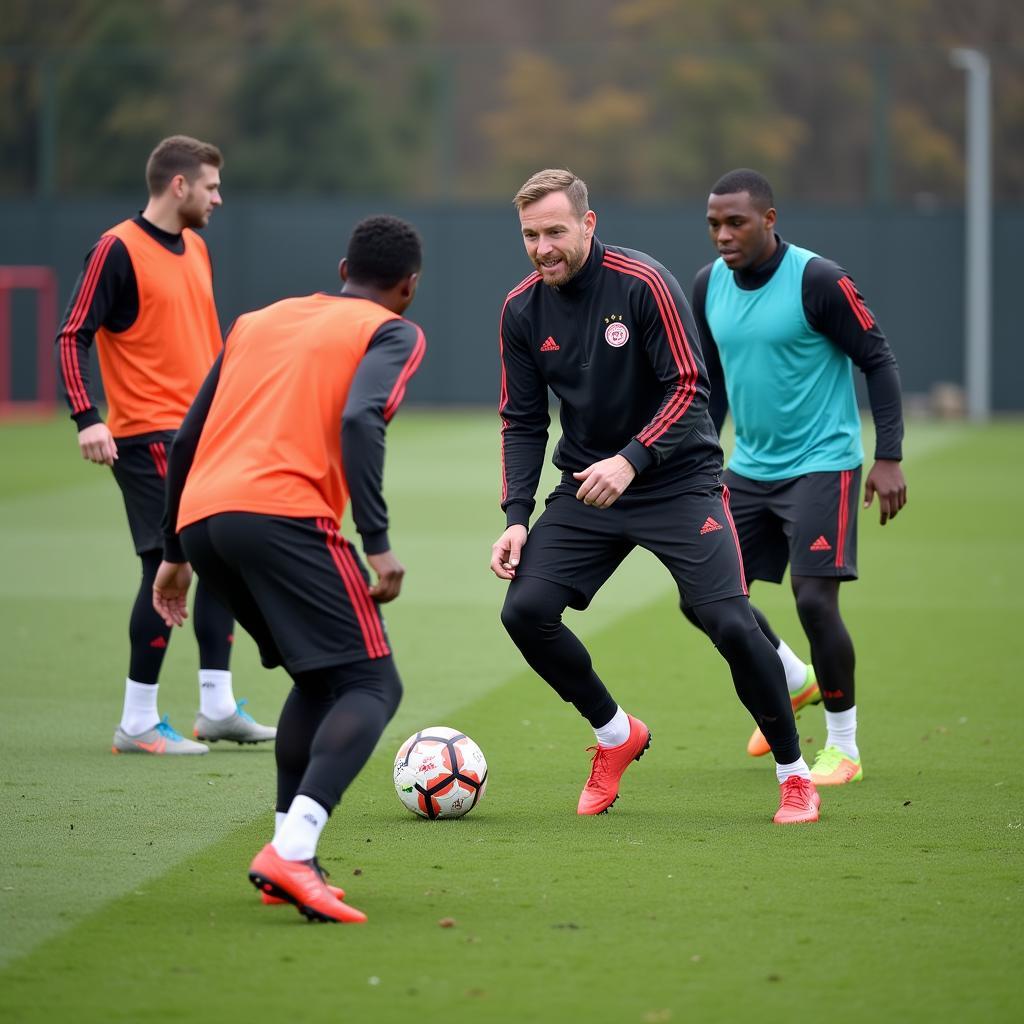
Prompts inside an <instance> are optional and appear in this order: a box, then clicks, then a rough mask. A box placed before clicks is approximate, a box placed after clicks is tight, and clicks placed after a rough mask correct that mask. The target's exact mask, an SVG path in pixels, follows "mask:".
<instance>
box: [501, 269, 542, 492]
mask: <svg viewBox="0 0 1024 1024" xmlns="http://www.w3.org/2000/svg"><path fill="white" fill-rule="evenodd" d="M539 280H540V274H538V273H537V272H536V271H534V272H533V273H532V274H530V276H529V277H526V278H524V279H523V280H522V281H520V282H519V284H517V285H516V286H515V288H513V289H512V291H510V292H509V293H508V295H507V296H505V302H504V305H502V307H501V316H500V317H499V318H498V357H499V360H500V362H501V394H500V395H499V397H498V413H499V415H500V414H501V413H502V412H504V411H505V406H506V405H508V376H507V374H506V372H505V337H504V335H503V333H502V324H504V322H505V310H506V308H507V307H508V304H509V301H510V300H511V299H514V298H515V297H516V296H517V295H522V293H523V292H525V291H526V290H527V289H528V288H532V287H533V286H534V285H535V284H536V283H537V282H538V281H539ZM507 429H508V420H507V419H505V417H504V416H502V418H501V500H502V501H504V500H505V499H506V498H507V497H508V476H507V474H506V473H505V431H506V430H507Z"/></svg>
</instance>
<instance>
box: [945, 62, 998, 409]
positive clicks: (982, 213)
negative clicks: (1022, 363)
mask: <svg viewBox="0 0 1024 1024" xmlns="http://www.w3.org/2000/svg"><path fill="white" fill-rule="evenodd" d="M950 60H951V61H952V62H953V65H954V66H955V67H958V68H963V70H964V71H966V72H967V183H966V204H967V245H966V252H965V258H966V263H967V267H966V273H965V287H966V294H965V299H966V302H965V305H966V317H965V327H966V335H967V338H966V349H965V363H964V377H965V381H964V383H965V386H966V390H967V414H968V416H970V418H971V419H972V420H978V421H983V420H987V419H988V418H989V414H990V413H991V410H992V395H991V392H992V387H991V382H992V101H991V81H990V79H991V75H990V69H989V60H988V57H986V56H985V54H983V53H982V52H981V51H980V50H971V49H956V50H952V51H950Z"/></svg>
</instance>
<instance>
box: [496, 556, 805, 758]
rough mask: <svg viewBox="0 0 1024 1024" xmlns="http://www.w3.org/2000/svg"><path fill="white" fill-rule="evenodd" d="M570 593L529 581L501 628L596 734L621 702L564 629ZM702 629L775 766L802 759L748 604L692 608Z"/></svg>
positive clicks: (519, 588) (778, 675) (774, 659)
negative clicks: (726, 667)
mask: <svg viewBox="0 0 1024 1024" xmlns="http://www.w3.org/2000/svg"><path fill="white" fill-rule="evenodd" d="M572 593H573V592H572V591H571V590H570V589H569V588H568V587H564V586H561V585H560V584H558V583H551V582H549V581H547V580H543V579H538V578H536V577H532V576H527V577H522V578H520V579H517V580H515V581H514V582H513V583H512V584H511V585H510V586H509V589H508V593H507V594H506V596H505V604H504V607H503V608H502V610H501V621H502V624H503V625H504V626H505V629H506V630H508V633H509V636H511V637H512V640H513V641H514V642H515V644H516V646H517V647H518V648H519V650H520V651H521V652H522V654H523V657H524V658H525V659H526V661H527V663H528V664H529V665H530V667H531V668H532V669H533V670H534V671H535V672H536V673H537V674H538V675H539V676H540V677H541V678H542V679H544V680H545V682H547V683H548V685H549V686H550V687H551V688H552V689H553V690H554V691H555V692H556V693H557V694H558V695H559V696H560V697H561V698H562V700H564V701H567V702H568V703H570V704H572V705H574V706H575V707H576V709H577V710H578V711H579V712H580V714H581V715H583V717H584V718H586V719H587V721H589V722H590V724H591V725H592V726H594V727H595V728H600V727H601V726H602V725H605V724H607V723H608V722H609V721H610V720H611V718H612V716H613V715H614V714H615V709H616V703H615V700H614V699H613V698H612V696H611V694H610V693H609V692H608V690H607V688H606V687H605V685H604V683H603V682H601V680H600V678H598V676H597V674H596V673H595V672H594V669H593V665H592V664H591V660H590V655H589V654H588V653H587V649H586V648H585V647H584V646H583V644H582V643H581V642H580V640H579V638H578V637H577V636H576V635H575V634H574V633H572V632H571V631H570V630H569V629H567V628H566V626H565V625H564V624H563V622H562V612H563V611H565V609H566V607H567V606H568V603H569V599H570V598H571V597H572ZM694 613H695V615H696V616H697V617H698V621H699V623H700V626H701V628H702V629H703V630H704V632H705V633H707V634H708V636H709V637H710V638H711V640H712V642H713V643H714V645H715V647H717V648H718V651H719V653H720V654H721V655H722V656H723V657H724V658H725V660H726V661H727V662H728V663H729V668H730V669H731V670H732V678H733V685H734V686H735V687H736V693H737V694H738V696H739V698H740V701H741V702H742V703H743V705H744V707H746V708H747V710H748V711H749V712H750V713H751V715H752V716H753V717H754V721H755V722H757V724H758V726H759V727H760V728H761V731H762V732H763V733H764V735H765V739H767V740H768V742H769V744H770V745H771V747H772V752H773V754H774V755H775V759H776V760H777V761H778V762H779V763H781V764H789V763H791V762H793V761H796V760H797V759H798V758H799V757H800V741H799V738H798V736H797V731H796V723H795V721H794V719H793V710H792V707H791V705H790V702H789V694H788V691H787V689H786V674H785V670H784V669H783V667H782V662H781V661H780V660H779V658H778V655H777V654H776V653H775V651H774V649H773V648H772V645H771V643H770V642H769V641H768V640H767V639H766V638H765V636H764V634H763V633H762V632H761V630H760V629H759V628H758V625H757V623H756V622H755V621H754V617H753V615H752V614H751V611H750V603H749V602H748V601H747V599H746V598H745V597H734V598H728V599H726V600H723V601H713V602H711V603H710V604H705V605H701V606H699V607H698V608H696V609H694Z"/></svg>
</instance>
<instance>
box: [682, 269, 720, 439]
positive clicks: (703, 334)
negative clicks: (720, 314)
mask: <svg viewBox="0 0 1024 1024" xmlns="http://www.w3.org/2000/svg"><path fill="white" fill-rule="evenodd" d="M710 276H711V266H710V264H709V265H708V266H706V267H704V268H703V269H702V270H701V271H700V272H699V273H698V274H697V276H696V278H695V279H694V282H693V290H692V291H691V292H690V301H691V303H692V304H693V319H694V322H695V323H696V325H697V334H698V336H699V338H700V348H701V351H702V352H703V353H704V366H705V369H706V370H707V373H708V391H709V394H708V413H710V415H711V422H712V423H713V424H714V425H715V430H716V431H717V432H718V433H719V434H721V433H722V424H724V423H725V414H726V413H727V412H728V411H729V393H728V391H726V387H725V374H724V372H723V371H722V357H721V356H720V355H719V353H718V343H717V342H716V341H715V336H714V335H713V334H712V333H711V328H710V327H709V326H708V321H707V316H706V315H705V305H704V304H705V300H706V298H707V294H708V278H709V277H710Z"/></svg>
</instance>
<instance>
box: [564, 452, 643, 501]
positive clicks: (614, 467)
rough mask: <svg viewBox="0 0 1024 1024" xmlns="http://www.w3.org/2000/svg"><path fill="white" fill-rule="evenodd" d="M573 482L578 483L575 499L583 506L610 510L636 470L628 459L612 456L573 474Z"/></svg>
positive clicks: (630, 481) (631, 479)
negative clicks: (577, 481) (576, 481)
mask: <svg viewBox="0 0 1024 1024" xmlns="http://www.w3.org/2000/svg"><path fill="white" fill-rule="evenodd" d="M572 477H573V479H574V480H579V481H580V489H579V490H578V491H577V492H576V497H577V498H579V500H580V501H582V502H583V504H584V505H593V506H594V507H595V508H611V506H612V505H614V504H615V502H616V501H618V500H619V497H620V496H621V495H622V492H623V491H624V490H625V489H626V488H627V487H628V486H629V485H630V484H631V483H632V482H633V479H634V477H636V470H635V469H634V468H633V465H632V463H631V462H630V461H629V459H626V458H624V457H623V456H621V455H613V456H612V457H611V458H610V459H602V460H601V461H600V462H595V463H594V464H593V465H592V466H587V468H586V469H585V470H583V472H581V473H573V475H572Z"/></svg>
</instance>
